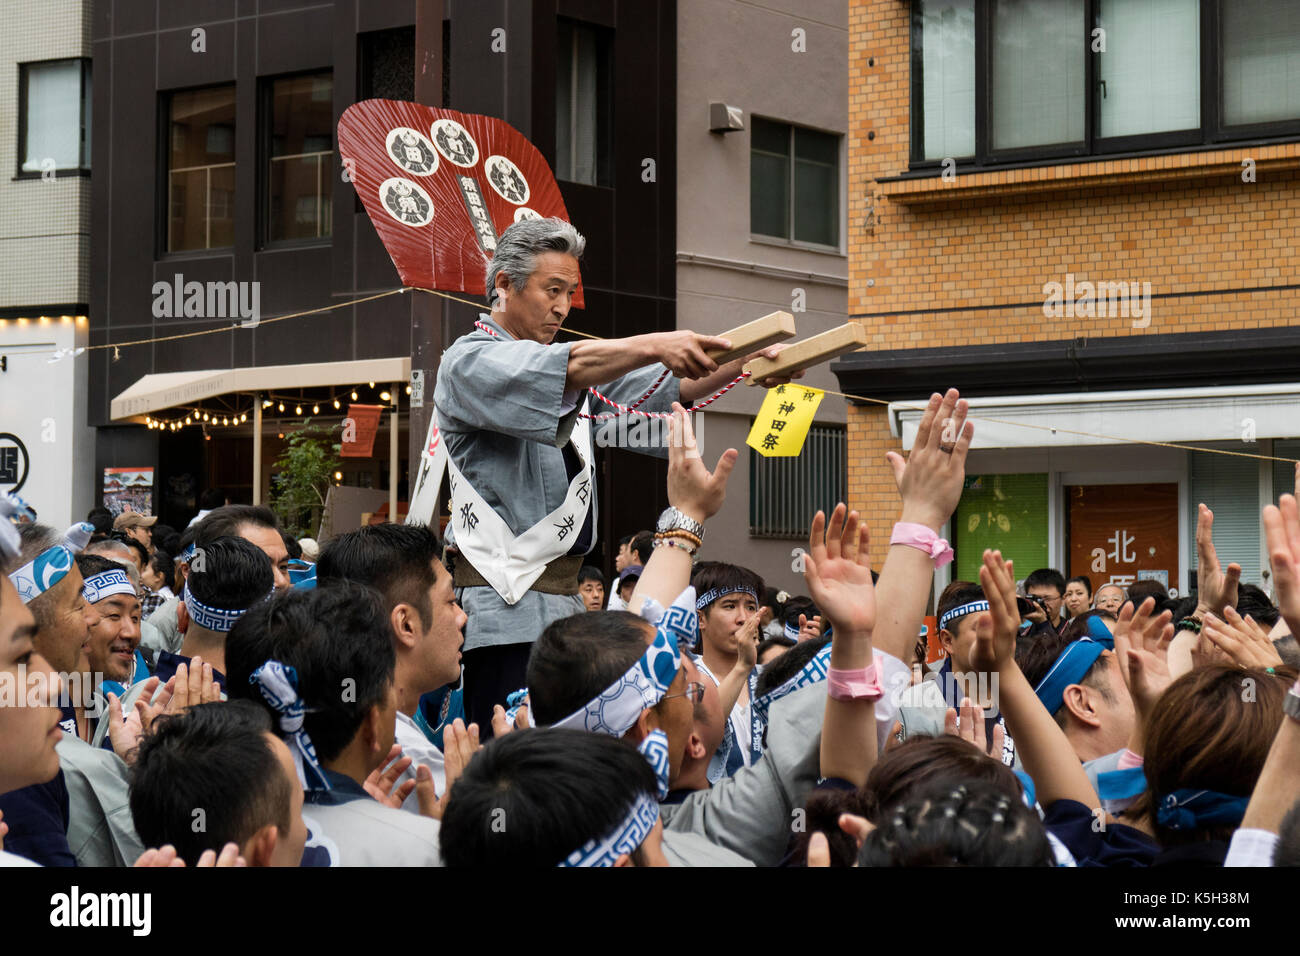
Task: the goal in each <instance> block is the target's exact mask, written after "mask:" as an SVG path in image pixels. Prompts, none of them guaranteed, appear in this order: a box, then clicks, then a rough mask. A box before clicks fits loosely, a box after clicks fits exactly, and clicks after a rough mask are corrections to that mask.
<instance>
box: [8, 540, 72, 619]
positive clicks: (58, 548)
mask: <svg viewBox="0 0 1300 956" xmlns="http://www.w3.org/2000/svg"><path fill="white" fill-rule="evenodd" d="M73 565H74V563H73V560H72V552H71V551H69V550H68V549H67V547H65V546H64V545H61V544H56V545H55V546H54V547H52V548H47V549H46V550H44V551H42V552H41V553H40V554H38V555H37V556H36V557H35V558H33V559H32V560H31V561H28V562H27V563H26V564H24V565H23V566H22V567H21V568H19V569H18V570H17V571H14V572H13V573H12V574H10V575H9V580H10V581H12V582H13V583H14V587H16V588H17V589H18V596H19V597H20V598H22V601H23V603H24V604H31V603H32V601H34V600H35V599H36V598H38V597H40V596H41V595H42V594H44V593H45V592H46V591H48V590H49V589H50V588H52V587H54V586H55V585H56V584H58V583H59V582H60V581H62V580H63V579H64V578H65V577H67V576H68V572H69V571H71V570H72V568H73Z"/></svg>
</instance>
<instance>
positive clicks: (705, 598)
mask: <svg viewBox="0 0 1300 956" xmlns="http://www.w3.org/2000/svg"><path fill="white" fill-rule="evenodd" d="M728 594H748V595H749V596H750V597H752V598H753V599H754V601H755V602H757V601H758V592H757V591H755V590H754V589H753V588H713V589H712V590H711V591H705V592H704V594H703V595H702V596H701V597H700V599H699V600H697V601H696V602H695V610H697V611H703V610H704V609H705V608H706V607H708V606H709V605H710V604H712V603H713V602H714V601H716V600H718V599H719V598H721V597H723V596H725V595H728Z"/></svg>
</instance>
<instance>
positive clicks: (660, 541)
mask: <svg viewBox="0 0 1300 956" xmlns="http://www.w3.org/2000/svg"><path fill="white" fill-rule="evenodd" d="M653 547H656V548H677V549H679V550H681V551H685V552H686V553H687V554H689V555H692V556H694V554H695V552H696V551H697V550H698V549H697V548H693V547H691V546H690V545H689V544H687V543H686V542H685V541H679V540H677V539H676V538H658V537H657V538H655V540H654V544H653Z"/></svg>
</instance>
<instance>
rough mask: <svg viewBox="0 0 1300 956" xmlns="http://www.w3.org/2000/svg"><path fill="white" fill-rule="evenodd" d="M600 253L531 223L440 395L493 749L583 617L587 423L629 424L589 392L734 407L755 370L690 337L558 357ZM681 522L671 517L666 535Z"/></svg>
mask: <svg viewBox="0 0 1300 956" xmlns="http://www.w3.org/2000/svg"><path fill="white" fill-rule="evenodd" d="M585 245H586V240H585V239H583V237H582V236H581V235H580V234H579V233H578V231H577V230H576V229H574V228H573V226H572V225H570V224H569V223H567V222H564V221H563V220H560V219H540V220H522V221H520V222H517V223H515V224H514V225H513V226H511V227H510V228H509V229H507V230H506V231H505V232H504V233H502V235H501V239H500V242H499V244H498V245H497V250H496V254H495V256H494V257H493V259H492V261H491V264H490V265H489V267H488V272H487V282H486V285H487V290H488V296H489V299H490V301H491V302H492V314H491V315H482V316H481V320H480V321H479V322H477V323H476V329H475V331H474V332H471V333H470V334H468V335H465V336H462V337H461V338H459V339H457V340H456V342H454V343H453V344H452V346H451V347H450V348H449V349H447V351H446V353H445V354H444V355H443V358H442V366H441V368H440V370H439V373H438V381H437V385H436V387H435V390H434V404H435V405H436V406H437V411H436V413H435V414H436V415H437V421H438V427H439V429H440V431H441V434H442V436H443V440H444V441H445V442H446V448H447V455H448V468H449V471H450V473H451V518H452V520H451V521H450V522H449V523H448V525H447V532H446V538H447V544H448V546H449V550H450V553H451V554H452V556H453V557H454V566H455V585H456V588H457V594H458V596H459V598H460V603H461V606H462V607H464V609H465V611H466V612H467V613H468V614H469V625H468V626H467V628H466V634H465V712H466V718H467V719H468V720H470V721H473V722H477V723H478V724H479V726H480V727H482V728H484V733H485V735H486V733H487V731H486V728H488V727H489V726H490V723H491V718H492V707H493V705H495V704H498V703H501V702H503V701H504V700H505V699H506V696H507V694H508V693H510V692H511V691H513V690H515V689H516V688H518V687H520V686H522V685H523V683H524V672H525V670H526V668H527V664H528V653H529V648H530V647H531V645H532V642H533V641H534V640H535V639H536V638H537V636H538V635H539V634H540V633H541V632H542V630H543V629H544V628H545V627H546V625H547V624H549V623H550V622H551V621H554V620H557V619H559V618H562V617H567V616H569V615H571V614H576V613H579V612H581V611H582V607H583V605H582V601H581V600H580V599H579V598H578V597H577V594H578V581H577V574H578V570H579V568H580V567H581V566H582V563H583V561H582V557H583V555H585V554H587V553H588V552H589V551H591V549H592V547H593V546H594V544H595V536H596V535H595V528H596V500H595V497H596V495H595V481H594V478H595V465H594V461H593V454H592V451H593V449H592V436H591V425H590V419H589V418H583V417H582V416H584V415H592V414H615V413H616V412H615V409H614V408H613V406H607V405H603V404H600V403H599V399H597V398H596V397H594V396H592V395H590V394H589V393H588V391H587V389H588V388H589V387H594V388H595V389H596V390H598V391H599V392H600V393H601V394H602V395H603V396H605V397H606V398H607V399H608V400H609V401H610V402H616V403H621V404H622V405H624V406H631V405H636V406H637V411H639V412H657V413H665V412H667V411H668V410H669V408H670V406H671V403H672V402H674V401H678V400H680V401H682V402H684V403H687V404H690V403H694V402H695V401H697V400H700V399H704V398H707V397H708V396H710V395H711V394H713V393H714V392H716V391H718V390H719V389H720V388H722V387H723V386H725V385H726V384H727V383H728V382H730V381H731V380H733V379H734V378H736V377H737V376H738V375H739V374H740V371H741V366H742V365H743V363H744V361H745V360H744V359H738V360H736V361H733V362H730V363H728V364H726V365H724V366H721V367H719V366H718V364H717V363H716V362H714V361H713V359H711V358H709V356H708V354H707V353H708V351H709V350H710V349H715V350H716V349H725V348H727V347H729V345H730V343H729V342H728V341H727V340H725V339H721V338H717V337H714V336H707V335H699V334H697V333H695V332H690V331H686V330H681V331H676V332H655V333H650V334H645V335H634V336H631V337H629V338H623V339H610V340H587V339H584V340H582V341H579V342H572V343H569V342H562V343H554V344H552V343H553V342H554V339H555V336H556V334H557V333H558V332H559V331H560V327H561V326H562V325H563V323H564V320H565V318H566V317H567V316H568V314H569V308H570V306H571V304H572V301H573V295H574V293H575V292H576V291H577V289H578V285H579V281H580V278H581V276H580V272H579V259H580V258H581V256H582V253H583V250H584V248H585ZM778 349H779V346H772V347H771V348H769V349H766V350H764V353H763V354H765V355H775V354H776V351H777V350H778ZM764 384H767V383H764ZM615 433H616V434H621V432H618V431H617V430H615ZM633 433H639V430H636V431H634V432H633ZM637 450H640V451H645V452H647V453H650V454H656V453H657V454H660V455H662V454H663V449H662V447H658V448H656V447H651V448H646V449H637ZM681 517H682V516H681V515H677V514H674V513H672V512H669V513H667V514H666V515H665V517H664V518H663V519H661V522H667V524H668V525H669V526H675V525H674V522H679V521H680V520H681ZM660 530H665V529H664V528H661V529H660ZM688 530H689V529H688Z"/></svg>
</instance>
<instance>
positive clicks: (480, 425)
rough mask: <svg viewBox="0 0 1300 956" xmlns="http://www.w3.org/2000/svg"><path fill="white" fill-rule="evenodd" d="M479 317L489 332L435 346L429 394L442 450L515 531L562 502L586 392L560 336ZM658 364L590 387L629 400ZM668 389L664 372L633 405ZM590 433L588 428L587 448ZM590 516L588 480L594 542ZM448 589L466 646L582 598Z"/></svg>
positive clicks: (521, 639)
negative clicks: (541, 335)
mask: <svg viewBox="0 0 1300 956" xmlns="http://www.w3.org/2000/svg"><path fill="white" fill-rule="evenodd" d="M480 319H481V321H482V322H483V324H484V325H487V326H489V327H491V328H492V329H494V330H495V331H496V332H497V333H498V334H499V337H494V336H492V335H489V334H488V333H486V332H484V331H482V330H481V329H475V330H474V331H473V332H471V333H470V334H468V335H463V336H461V337H460V338H459V339H457V340H456V341H455V342H453V343H452V345H451V348H449V349H447V351H446V352H444V353H443V356H442V364H441V367H440V368H439V370H438V381H437V384H436V385H435V386H434V393H433V401H434V405H435V406H436V407H437V410H438V424H439V429H440V432H441V435H442V440H443V441H444V442H446V447H447V453H448V455H449V456H450V457H451V459H452V460H453V461H454V462H455V463H456V467H457V468H459V469H460V471H461V474H463V475H464V476H465V480H467V481H468V482H469V483H470V484H471V485H472V486H473V487H474V489H475V490H476V491H477V492H478V493H479V494H480V495H482V497H483V500H484V501H486V502H487V503H488V505H490V506H491V507H492V510H493V511H495V512H496V513H497V514H498V515H500V516H501V518H502V519H503V520H504V521H505V523H506V524H507V525H508V526H509V528H510V531H511V533H512V534H515V535H519V534H522V533H523V532H525V531H527V530H528V529H529V528H531V527H532V526H533V525H535V524H537V522H539V521H541V520H542V519H543V518H545V517H546V516H547V515H548V514H550V513H551V512H552V511H554V510H555V509H556V508H558V507H559V506H560V505H561V504H563V502H564V498H565V495H566V494H567V493H568V488H569V476H568V474H567V472H566V471H565V467H564V453H563V451H562V449H563V448H564V446H565V445H567V444H568V442H569V437H570V435H571V434H572V432H573V428H574V425H575V424H577V423H578V414H579V412H581V411H583V409H584V406H585V404H586V403H585V402H584V399H586V398H589V396H587V393H586V392H585V390H572V391H569V392H566V391H565V388H564V382H565V378H566V376H567V373H568V364H569V345H570V343H567V342H557V343H555V344H553V345H542V344H541V343H539V342H533V341H526V340H517V339H514V338H512V337H511V336H510V334H509V333H508V332H506V331H505V330H504V329H502V328H501V326H499V325H498V324H497V323H496V322H494V321H493V320H492V317H491V316H488V315H481V316H480ZM663 372H664V366H662V365H659V364H655V365H650V366H647V367H645V368H642V369H638V370H636V371H634V372H630V373H628V374H627V375H624V376H623V377H621V378H618V379H615V380H614V381H613V382H610V383H609V384H607V385H601V386H598V391H600V392H601V393H602V394H604V395H606V396H607V397H609V398H610V399H612V400H613V401H616V402H619V403H621V404H624V405H630V404H632V403H633V402H635V401H636V400H637V399H639V398H640V397H641V396H642V395H643V394H644V393H645V392H646V390H647V389H649V388H650V386H651V385H653V384H654V382H655V380H656V379H658V378H659V376H660V375H662V374H663ZM678 397H679V383H678V380H677V379H676V378H675V377H674V376H672V375H669V376H668V377H667V378H665V379H664V381H663V383H662V384H661V385H660V386H659V388H658V390H657V391H655V393H654V394H653V395H651V396H650V397H649V398H648V399H646V401H645V402H644V403H643V404H642V405H640V406H639V407H638V410H639V411H646V412H668V411H671V410H672V403H673V402H675V401H677V400H678ZM590 401H591V402H592V403H593V405H594V406H595V407H592V408H590V409H588V414H604V413H613V411H614V409H612V408H610V407H608V406H604V405H601V404H600V403H599V402H597V401H596V400H595V399H594V398H591V399H590ZM635 418H636V416H632V418H631V420H632V424H630V425H628V426H626V429H627V430H623V429H619V430H615V429H608V432H609V434H610V435H611V437H612V436H614V435H617V434H624V435H625V434H628V432H629V431H631V430H632V429H633V428H634V427H635ZM593 424H595V423H593ZM643 433H644V430H643ZM595 434H596V429H595V428H593V436H592V437H593V449H594V444H595ZM633 450H634V451H640V452H642V453H644V454H650V455H656V456H657V457H660V458H666V457H667V454H668V452H667V449H666V448H663V447H649V448H636V449H633ZM452 517H453V520H452V521H450V522H448V524H447V530H446V543H447V544H449V545H450V544H454V543H455V536H456V521H455V516H454V515H453V516H452ZM598 517H599V514H598V512H597V504H596V498H595V489H594V488H593V490H592V502H591V527H592V529H593V532H592V540H591V542H590V544H591V545H594V544H595V531H594V529H595V528H596V527H597V524H596V522H597V519H598ZM590 550H591V547H590V546H589V547H588V548H587V551H590ZM480 570H481V569H480ZM456 595H457V598H458V599H459V601H460V605H461V607H463V608H464V609H465V613H466V614H467V615H468V616H469V621H468V623H466V625H465V648H464V649H465V650H467V651H471V650H475V649H477V648H481V647H500V646H503V645H508V644H523V643H527V644H531V643H532V642H533V641H535V640H537V638H538V636H539V635H540V634H541V633H542V631H543V630H544V629H545V628H546V626H547V625H548V624H550V623H551V622H552V621H556V620H559V619H560V618H564V617H569V616H571V615H573V614H579V613H581V612H582V610H583V603H582V599H581V598H580V597H579V596H578V595H576V594H573V595H568V594H542V593H540V592H538V591H528V592H527V593H526V594H525V595H524V596H523V597H522V598H521V599H520V600H519V603H517V604H515V605H513V606H511V605H509V604H506V602H505V601H504V600H503V599H502V598H501V596H500V595H499V594H497V593H496V591H495V590H493V589H492V588H491V587H472V588H458V589H457V590H456Z"/></svg>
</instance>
